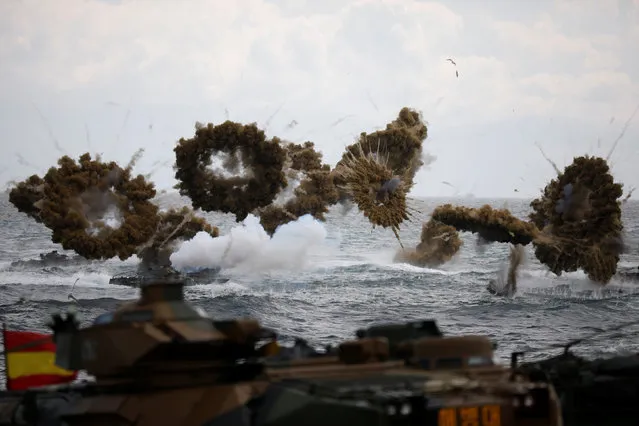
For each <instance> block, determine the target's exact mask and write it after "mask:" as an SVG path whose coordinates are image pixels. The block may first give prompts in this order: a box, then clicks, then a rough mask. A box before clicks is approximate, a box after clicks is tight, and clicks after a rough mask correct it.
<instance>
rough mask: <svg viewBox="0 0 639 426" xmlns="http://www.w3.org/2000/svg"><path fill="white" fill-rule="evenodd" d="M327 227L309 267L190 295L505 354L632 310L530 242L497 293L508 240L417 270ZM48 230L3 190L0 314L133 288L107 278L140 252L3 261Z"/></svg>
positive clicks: (410, 230)
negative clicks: (507, 291)
mask: <svg viewBox="0 0 639 426" xmlns="http://www.w3.org/2000/svg"><path fill="white" fill-rule="evenodd" d="M442 202H443V201H442V200H428V201H425V202H419V203H418V207H419V210H420V214H421V217H420V215H417V217H416V220H414V222H413V223H411V224H408V225H407V226H406V227H405V229H404V230H403V234H402V235H403V241H404V243H407V244H409V245H413V244H415V242H416V241H417V239H418V238H419V232H420V226H421V219H423V218H426V217H427V215H428V214H429V212H430V211H431V210H432V208H434V207H435V206H436V205H437V204H441V203H442ZM457 202H460V201H457ZM486 202H488V203H490V204H492V205H494V206H496V207H503V206H504V205H506V206H507V207H508V208H510V209H511V210H512V211H513V212H514V213H515V214H517V215H519V216H523V215H525V214H526V213H527V208H528V204H527V202H525V201H520V200H508V201H503V200H501V201H493V202H490V201H487V200H466V201H464V204H465V205H469V206H477V205H481V204H484V203H486ZM638 212H639V204H636V203H628V204H626V206H625V211H624V214H625V225H626V230H627V242H628V245H629V247H630V253H629V254H627V255H626V256H625V257H624V259H623V260H622V263H621V266H626V267H629V266H631V265H637V264H639V220H638V219H637V213H638ZM208 217H209V219H210V221H211V223H214V224H218V225H220V227H221V229H222V231H223V233H224V232H225V231H228V230H229V229H230V228H231V227H232V226H234V225H235V224H234V223H233V221H232V220H230V219H229V218H228V217H225V216H220V215H208ZM325 226H326V229H327V231H328V237H327V239H326V240H325V242H324V244H323V246H322V247H321V249H316V250H314V252H313V254H312V255H311V257H310V259H309V263H308V265H307V267H306V268H305V269H303V270H301V271H300V270H295V271H286V270H284V271H282V270H280V271H271V272H269V273H260V271H254V273H253V274H248V272H247V271H246V270H234V271H223V275H226V276H228V277H230V278H231V280H230V281H229V282H228V283H225V284H211V285H201V286H196V287H190V288H188V290H187V296H188V298H189V299H190V300H192V301H193V302H194V303H196V304H198V305H200V306H201V307H203V308H204V309H206V310H207V311H209V312H211V313H212V314H214V315H217V316H219V317H233V316H246V315H248V316H253V317H257V318H258V319H259V320H261V321H262V322H263V323H265V324H266V325H267V326H271V327H274V328H275V329H277V330H279V331H280V332H281V333H283V334H286V335H302V336H305V337H307V338H308V339H309V340H310V341H311V342H312V343H317V344H319V343H326V342H330V341H335V340H336V339H338V338H348V337H351V336H353V333H354V331H355V330H356V329H357V328H359V327H362V326H366V325H369V324H371V323H373V322H382V321H403V320H409V319H425V318H434V319H437V320H438V321H439V323H440V325H441V327H442V328H443V330H444V331H445V332H448V333H452V334H461V333H478V334H484V335H488V336H490V337H492V338H493V339H494V340H495V341H497V342H498V344H499V350H498V355H499V357H500V358H501V359H505V358H506V357H507V356H508V354H509V353H510V352H511V351H513V350H526V349H530V348H537V347H542V346H546V345H549V344H551V343H554V342H560V341H566V340H569V339H573V338H576V337H579V336H582V335H585V334H589V333H591V332H593V330H597V329H600V328H606V327H610V326H613V325H616V324H618V323H620V322H625V321H628V320H629V319H630V320H631V319H634V318H636V317H637V314H638V313H639V287H636V284H633V283H628V282H625V283H624V282H621V281H620V280H614V281H613V282H612V283H610V284H609V286H608V287H607V289H606V290H605V291H599V290H597V286H596V285H594V284H591V283H589V282H588V280H587V279H586V278H585V276H584V274H583V273H579V272H578V273H572V274H567V275H566V276H563V277H561V278H557V277H555V276H553V275H551V274H549V273H547V272H546V271H545V270H544V268H543V267H542V266H541V265H540V264H539V263H538V262H537V261H536V260H535V259H534V258H533V257H532V254H531V253H530V250H529V262H528V263H527V265H526V266H525V267H524V269H523V271H522V273H521V278H520V284H519V291H518V294H517V295H516V296H515V297H514V298H512V299H504V298H496V297H493V296H491V295H490V294H488V293H487V292H486V290H485V286H486V282H487V280H488V279H490V278H493V277H495V276H496V275H497V273H498V271H499V270H500V269H501V268H502V267H503V265H504V264H505V263H506V259H507V253H508V248H507V246H506V245H499V244H492V245H489V246H487V247H484V248H482V247H478V246H477V245H476V243H475V241H476V240H475V238H474V236H472V235H470V234H465V235H463V238H464V246H463V248H462V250H461V252H460V253H459V255H458V257H457V258H456V259H455V260H454V261H452V262H450V263H449V264H447V265H445V266H444V267H442V268H441V269H436V270H431V269H420V268H416V267H412V266H408V265H403V264H393V262H392V258H393V254H394V252H395V250H396V248H397V243H396V241H395V240H394V238H393V236H392V233H391V232H390V231H385V230H379V229H378V230H374V231H371V227H370V225H368V222H365V219H364V218H363V217H362V216H361V215H360V214H359V213H357V212H356V211H351V212H349V213H348V214H346V215H345V216H343V215H342V214H340V212H338V211H337V210H336V211H335V212H333V213H331V214H330V216H329V218H328V221H327V223H326V225H325ZM48 235H49V232H48V231H47V230H46V228H44V227H42V226H41V225H39V224H36V223H34V222H33V221H31V220H29V219H28V218H27V217H26V216H25V215H22V214H20V213H18V212H17V211H16V210H15V209H14V208H13V207H12V206H11V205H10V204H9V203H8V201H7V197H6V196H5V195H2V196H1V197H0V241H1V242H2V243H1V244H0V270H1V273H0V289H1V291H2V298H1V301H0V316H1V319H2V320H3V321H6V322H7V323H8V324H9V326H11V327H15V328H22V329H40V330H44V329H45V327H44V324H45V323H46V321H47V320H48V318H49V314H50V313H51V312H55V311H59V310H66V309H68V308H69V307H70V302H69V301H68V294H69V292H70V290H71V285H72V284H73V282H74V281H75V280H76V278H80V280H79V281H78V283H77V285H76V287H75V289H74V291H73V295H74V297H75V298H76V299H78V300H79V301H80V306H79V307H78V311H79V312H80V314H81V315H82V317H83V318H84V319H85V320H91V319H92V318H94V317H95V316H97V315H98V314H100V313H102V312H105V311H107V310H110V309H113V308H115V307H116V306H117V305H118V304H119V303H121V301H122V300H125V299H131V298H134V297H135V295H136V291H135V290H133V289H129V288H123V287H119V286H114V285H109V284H108V280H109V277H110V276H111V275H113V274H116V273H119V272H122V271H125V270H128V269H131V268H133V267H134V266H135V263H136V262H135V261H127V262H119V261H108V262H94V263H92V264H90V265H82V266H77V265H76V266H73V265H69V266H63V267H62V268H61V269H60V270H55V269H54V270H52V269H43V268H40V267H22V268H16V267H11V266H10V263H11V262H12V261H15V260H21V259H22V260H24V259H29V258H37V257H38V254H39V253H42V252H47V251H50V250H53V249H59V247H57V246H56V245H54V244H52V243H51V242H50V240H49V237H48ZM609 289H612V290H614V291H610V290H609ZM617 290H621V292H617ZM21 299H24V300H23V301H22V302H20V300H21ZM638 346H639V341H638V340H637V339H636V338H633V337H628V338H622V339H616V340H610V341H605V340H603V341H598V342H592V343H588V344H584V345H582V346H580V347H579V349H578V350H579V351H581V352H582V353H586V354H588V355H590V356H599V355H605V354H611V353H619V352H627V351H637V348H638ZM540 355H543V353H541V354H540Z"/></svg>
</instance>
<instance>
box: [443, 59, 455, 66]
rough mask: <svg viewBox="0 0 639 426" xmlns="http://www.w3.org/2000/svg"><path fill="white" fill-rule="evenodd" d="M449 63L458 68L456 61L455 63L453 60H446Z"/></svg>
mask: <svg viewBox="0 0 639 426" xmlns="http://www.w3.org/2000/svg"><path fill="white" fill-rule="evenodd" d="M446 60H447V61H448V62H450V63H451V64H453V65H455V66H457V63H455V61H453V60H452V59H451V58H448V59H446Z"/></svg>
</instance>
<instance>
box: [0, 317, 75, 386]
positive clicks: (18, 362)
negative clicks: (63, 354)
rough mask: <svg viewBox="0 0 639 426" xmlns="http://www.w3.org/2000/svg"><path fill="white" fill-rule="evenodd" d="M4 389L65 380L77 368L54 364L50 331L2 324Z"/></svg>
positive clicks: (44, 384) (68, 378)
mask: <svg viewBox="0 0 639 426" xmlns="http://www.w3.org/2000/svg"><path fill="white" fill-rule="evenodd" d="M3 341H4V351H5V352H4V353H5V360H6V366H5V368H6V376H7V390H24V389H29V388H32V387H38V386H46V385H54V384H60V383H67V382H71V381H73V380H75V378H76V377H77V372H76V371H68V370H64V369H62V368H60V367H58V366H57V365H55V343H53V341H52V336H51V335H50V334H43V333H35V332H32V331H10V330H6V329H5V328H3Z"/></svg>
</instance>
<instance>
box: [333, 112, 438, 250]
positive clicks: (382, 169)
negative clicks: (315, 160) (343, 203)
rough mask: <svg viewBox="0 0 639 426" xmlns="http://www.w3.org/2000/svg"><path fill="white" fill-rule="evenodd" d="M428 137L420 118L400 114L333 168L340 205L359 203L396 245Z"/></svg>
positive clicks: (352, 147)
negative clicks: (389, 234) (388, 229)
mask: <svg viewBox="0 0 639 426" xmlns="http://www.w3.org/2000/svg"><path fill="white" fill-rule="evenodd" d="M427 136H428V128H427V127H426V124H424V122H423V121H422V119H421V117H420V115H419V113H418V112H416V111H414V110H411V109H409V108H402V110H401V111H400V112H399V116H398V118H397V119H396V120H394V121H393V122H392V123H389V124H388V125H387V126H386V129H384V130H380V131H377V132H373V133H371V134H366V133H362V134H361V135H360V137H359V140H358V141H357V142H356V143H355V144H353V145H350V146H348V147H347V148H346V152H345V153H344V155H343V156H342V159H341V160H340V161H339V162H338V163H337V165H336V166H335V170H334V176H335V183H336V185H337V186H338V188H340V190H341V194H340V199H346V200H352V201H353V202H355V204H356V205H357V207H358V208H359V209H360V211H361V212H362V213H363V214H364V215H365V216H366V217H367V218H368V220H369V221H370V222H371V223H372V224H373V226H381V227H384V228H391V229H392V231H393V233H394V234H395V236H396V237H397V239H398V240H399V226H400V225H401V224H402V222H404V221H405V220H408V219H409V217H410V214H409V212H408V208H407V204H406V195H407V194H408V192H409V191H410V189H411V188H412V186H413V183H414V182H413V179H414V177H415V174H416V173H417V171H418V170H419V168H420V167H421V166H422V165H423V164H424V161H423V160H422V152H423V143H424V141H425V140H426V138H427ZM400 244H401V242H400Z"/></svg>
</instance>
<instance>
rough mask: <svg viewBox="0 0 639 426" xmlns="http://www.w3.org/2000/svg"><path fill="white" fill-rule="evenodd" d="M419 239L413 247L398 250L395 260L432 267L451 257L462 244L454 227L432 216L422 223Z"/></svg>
mask: <svg viewBox="0 0 639 426" xmlns="http://www.w3.org/2000/svg"><path fill="white" fill-rule="evenodd" d="M420 240H421V241H420V243H419V244H417V247H415V249H408V250H405V249H402V250H399V251H398V252H397V254H396V255H395V262H404V263H409V264H411V265H415V266H421V267H428V268H434V267H437V266H440V265H443V264H444V263H446V262H448V261H449V260H450V259H452V258H453V256H454V255H455V254H456V253H457V252H458V251H459V249H460V247H461V246H462V241H461V239H460V238H459V234H458V233H457V230H456V229H455V228H454V227H452V226H449V225H444V224H443V223H441V222H438V221H436V220H434V219H432V218H431V219H430V220H429V221H428V222H425V223H424V224H423V225H422V233H421V237H420Z"/></svg>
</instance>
